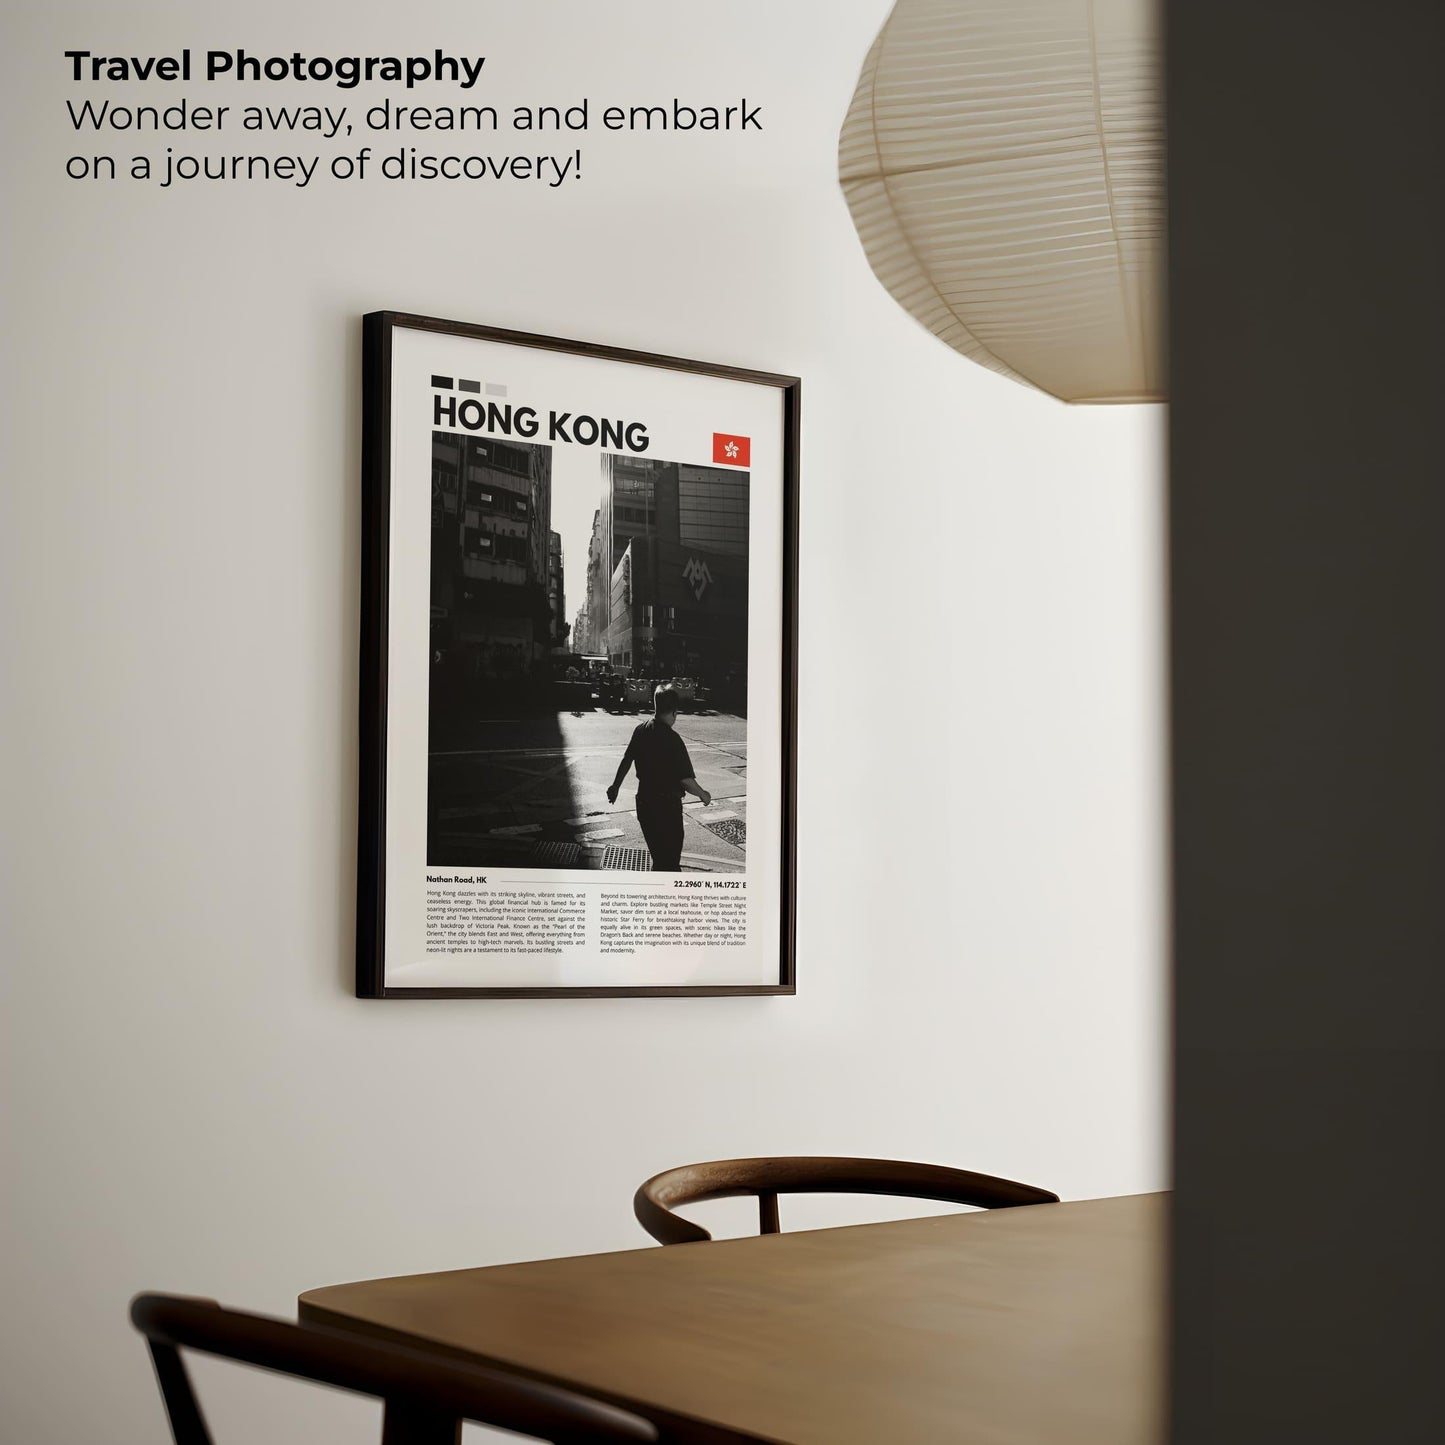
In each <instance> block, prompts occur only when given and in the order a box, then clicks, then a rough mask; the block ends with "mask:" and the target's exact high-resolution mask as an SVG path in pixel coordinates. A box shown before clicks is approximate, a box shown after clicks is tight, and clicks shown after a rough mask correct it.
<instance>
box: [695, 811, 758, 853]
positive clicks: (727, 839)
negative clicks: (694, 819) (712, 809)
mask: <svg viewBox="0 0 1445 1445" xmlns="http://www.w3.org/2000/svg"><path fill="white" fill-rule="evenodd" d="M700 821H701V822H702V825H703V827H704V828H706V829H707V830H708V832H710V833H716V834H717V836H718V837H719V838H721V839H722V840H723V842H724V843H731V844H732V845H733V847H734V848H745V847H747V842H748V825H747V824H746V823H745V822H743V820H742V819H741V818H719V819H718V820H717V821H716V822H709V821H708V820H707V819H706V818H703V819H701V820H700Z"/></svg>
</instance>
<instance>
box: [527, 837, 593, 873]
mask: <svg viewBox="0 0 1445 1445" xmlns="http://www.w3.org/2000/svg"><path fill="white" fill-rule="evenodd" d="M581 852H582V850H581V849H580V848H579V847H578V846H577V845H576V844H575V843H538V844H537V848H536V851H535V852H534V853H533V854H532V859H531V861H532V865H533V866H534V867H537V868H573V867H575V866H576V864H577V859H578V857H579V856H580V855H581Z"/></svg>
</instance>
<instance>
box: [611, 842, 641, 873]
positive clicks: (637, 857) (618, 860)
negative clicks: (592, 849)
mask: <svg viewBox="0 0 1445 1445" xmlns="http://www.w3.org/2000/svg"><path fill="white" fill-rule="evenodd" d="M602 866H603V867H604V868H615V869H617V870H618V871H619V872H628V873H649V872H651V871H652V855H651V854H650V853H649V852H648V851H647V849H646V848H615V847H614V848H609V849H608V850H607V851H606V852H605V853H604V854H603V855H602Z"/></svg>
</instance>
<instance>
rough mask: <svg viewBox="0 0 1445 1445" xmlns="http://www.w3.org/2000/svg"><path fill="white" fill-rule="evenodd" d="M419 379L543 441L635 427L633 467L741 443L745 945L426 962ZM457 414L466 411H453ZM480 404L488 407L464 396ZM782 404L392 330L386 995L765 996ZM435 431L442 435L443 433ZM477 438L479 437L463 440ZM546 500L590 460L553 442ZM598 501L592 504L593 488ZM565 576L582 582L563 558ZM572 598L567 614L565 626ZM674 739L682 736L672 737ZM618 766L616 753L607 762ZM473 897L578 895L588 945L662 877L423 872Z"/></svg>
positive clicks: (426, 539)
mask: <svg viewBox="0 0 1445 1445" xmlns="http://www.w3.org/2000/svg"><path fill="white" fill-rule="evenodd" d="M433 375H439V376H447V377H467V378H474V379H477V380H479V381H481V382H483V383H484V384H494V385H497V386H505V388H506V398H507V401H508V402H509V403H510V404H511V405H512V406H514V407H519V406H531V407H535V408H536V410H537V412H538V414H539V416H540V417H541V418H542V420H543V425H542V427H541V429H540V430H539V432H538V434H537V436H536V437H535V438H534V440H535V441H537V442H546V441H547V426H546V424H545V423H546V419H547V416H548V414H549V413H550V412H554V411H555V412H558V413H562V412H565V413H570V414H571V415H572V416H573V417H576V416H578V415H583V416H590V417H596V418H614V419H625V420H628V421H636V422H641V423H643V424H644V425H645V426H646V428H647V433H648V437H649V444H648V447H647V451H646V453H645V455H646V456H648V457H654V458H657V459H659V460H662V461H667V462H678V463H682V464H685V465H702V466H711V465H713V450H712V443H713V435H714V433H727V434H731V435H738V436H745V437H749V438H750V439H751V457H750V465H749V467H748V468H747V470H748V474H749V499H750V507H749V548H748V551H749V558H748V680H747V697H748V713H747V743H748V747H747V754H748V756H747V767H748V790H747V813H748V817H747V861H746V866H745V869H744V870H743V871H742V873H741V874H735V873H730V874H729V875H727V876H729V877H733V876H741V877H743V878H744V879H745V889H744V890H743V891H744V892H745V895H746V898H747V902H748V910H747V939H748V941H747V945H746V947H745V948H738V947H659V948H649V949H645V950H639V951H638V952H636V953H633V954H610V955H603V954H600V953H599V952H597V951H596V950H595V949H593V948H584V949H578V950H568V951H564V952H563V953H561V954H522V955H490V954H488V955H474V954H439V953H430V954H429V953H428V952H427V951H426V946H425V939H426V890H427V882H426V875H427V872H428V868H427V860H426V841H427V740H428V733H427V710H428V684H429V656H430V631H429V629H430V616H431V614H430V596H431V593H430V567H431V502H432V490H431V469H432V432H433V430H434V426H433V422H434V400H433V398H434V396H435V395H436V394H437V393H435V392H434V391H433V389H432V385H431V378H432V377H433ZM456 399H457V400H458V402H460V401H462V400H464V398H463V397H462V396H460V395H458V396H457V397H456ZM479 399H480V400H483V401H485V400H486V396H485V393H483V395H482V396H481V397H480V398H479ZM784 405H785V395H784V393H783V392H782V390H781V389H780V388H778V387H776V386H771V385H766V384H760V383H754V382H745V381H737V380H733V379H730V378H721V377H715V376H706V375H697V374H694V373H691V372H683V371H675V370H669V369H666V368H663V367H657V366H644V365H639V364H636V363H631V362H621V361H615V360H610V359H604V358H599V357H592V356H580V355H575V354H571V353H567V352H559V351H550V350H545V349H541V348H536V347H527V346H522V345H517V344H514V343H509V342H498V341H492V340H479V339H475V338H472V337H466V336H457V335H448V334H445V333H438V332H431V331H423V330H417V329H412V328H407V327H404V326H400V325H398V326H396V327H395V328H394V329H393V331H392V356H391V427H392V431H391V515H390V544H389V568H390V571H389V578H388V587H387V590H388V640H387V673H388V682H387V718H386V822H385V826H386V840H385V848H386V855H385V856H386V870H385V882H384V886H385V890H386V926H385V986H386V987H387V988H593V987H619V988H633V987H665V986H684V987H685V986H698V987H702V986H709V985H767V984H776V983H778V981H779V971H780V957H781V946H782V941H781V927H782V883H783V857H782V825H783V819H782V799H783V736H782V726H783V678H782V657H783V652H782V644H783V628H784V616H785V614H784V589H783V575H784V574H783V519H784V466H783V437H784V426H783V419H784ZM444 429H449V428H444ZM476 434H477V435H482V434H483V433H476ZM550 445H551V446H552V447H553V486H554V490H555V488H556V487H557V486H558V485H566V484H567V479H568V477H569V476H575V475H576V471H575V468H576V467H577V465H578V464H579V462H580V463H581V464H583V465H585V466H587V467H588V468H589V469H590V471H591V474H592V475H594V476H600V469H601V459H602V455H603V451H602V448H601V447H600V446H590V447H583V446H579V445H577V444H576V443H572V444H570V445H569V444H566V443H563V442H561V441H560V440H557V441H552V442H551V443H550ZM598 486H599V493H600V482H599V484H598ZM570 566H571V568H572V569H573V573H574V574H576V573H580V572H582V571H584V570H585V568H584V566H583V565H582V564H580V562H579V559H570ZM575 595H576V592H575V589H572V588H569V600H568V608H569V613H570V612H572V611H575V607H573V606H572V603H571V597H573V596H575ZM680 731H682V732H683V733H684V735H685V733H686V720H685V719H684V721H683V725H682V727H681V729H680ZM619 756H620V754H619ZM431 871H432V873H433V874H436V873H437V872H439V871H445V872H446V873H447V874H448V875H455V876H457V877H466V876H467V875H469V874H470V875H473V876H475V877H477V878H480V877H481V876H483V875H485V876H486V878H487V880H488V883H487V886H488V887H496V886H499V885H504V886H506V887H507V888H510V889H518V890H528V891H533V892H536V893H548V892H556V891H559V890H565V891H569V892H572V891H578V890H585V892H586V893H587V895H588V908H589V928H588V934H589V937H590V938H592V939H595V938H596V928H595V920H596V912H597V909H598V906H599V904H598V900H599V898H600V894H601V891H602V890H603V889H604V888H605V889H606V890H607V891H609V892H617V891H619V890H621V889H627V890H629V891H631V892H635V893H642V892H647V891H651V892H655V893H667V894H672V893H673V892H674V889H675V887H676V882H675V880H676V879H677V878H678V876H679V875H676V874H649V873H628V872H602V871H600V870H576V871H558V870H552V869H527V868H501V869H498V868H491V867H488V868H485V869H482V868H476V869H466V868H453V867H450V866H447V867H446V868H445V869H444V870H440V869H437V868H433V869H432V870H431Z"/></svg>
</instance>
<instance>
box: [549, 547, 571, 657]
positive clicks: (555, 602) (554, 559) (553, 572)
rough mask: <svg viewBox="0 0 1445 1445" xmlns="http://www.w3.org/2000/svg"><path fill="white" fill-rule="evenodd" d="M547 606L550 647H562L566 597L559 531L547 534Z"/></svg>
mask: <svg viewBox="0 0 1445 1445" xmlns="http://www.w3.org/2000/svg"><path fill="white" fill-rule="evenodd" d="M547 606H548V609H549V611H550V612H551V636H550V637H549V638H548V645H549V646H550V647H564V646H565V645H566V642H567V633H568V631H569V624H568V622H567V599H566V591H565V587H564V585H563V572H562V535H561V533H560V532H549V533H548V534H547Z"/></svg>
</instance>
